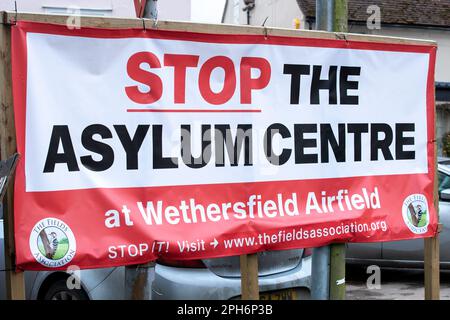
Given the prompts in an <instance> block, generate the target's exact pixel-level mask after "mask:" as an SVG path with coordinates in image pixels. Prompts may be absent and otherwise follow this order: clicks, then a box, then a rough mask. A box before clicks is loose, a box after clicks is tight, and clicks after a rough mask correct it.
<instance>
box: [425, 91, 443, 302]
mask: <svg viewBox="0 0 450 320" xmlns="http://www.w3.org/2000/svg"><path fill="white" fill-rule="evenodd" d="M433 100H434V91H433ZM434 112H435V111H434ZM434 132H435V136H436V129H435V131H434ZM434 163H435V167H434V188H433V189H434V199H433V200H434V205H435V208H436V210H437V213H438V219H439V191H438V171H437V141H436V139H434ZM440 231H441V225H439V226H438V233H437V234H436V236H435V237H433V238H425V239H424V241H425V243H424V251H425V252H424V267H423V269H424V281H425V300H439V299H440V279H439V277H440V270H439V269H440V259H439V232H440Z"/></svg>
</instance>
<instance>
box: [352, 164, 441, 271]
mask: <svg viewBox="0 0 450 320" xmlns="http://www.w3.org/2000/svg"><path fill="white" fill-rule="evenodd" d="M438 189H439V219H440V223H442V224H443V229H442V231H441V233H440V235H439V239H440V260H441V268H442V269H450V250H449V248H450V246H449V245H450V230H449V226H450V159H449V158H439V159H438ZM423 250H424V240H423V239H415V240H403V241H393V242H383V243H382V242H378V243H351V244H348V247H347V263H349V264H357V265H372V264H375V265H378V266H380V267H392V268H397V267H405V268H423V260H424V259H423Z"/></svg>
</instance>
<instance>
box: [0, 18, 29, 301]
mask: <svg viewBox="0 0 450 320" xmlns="http://www.w3.org/2000/svg"><path fill="white" fill-rule="evenodd" d="M2 18H3V17H2ZM0 86H1V87H0V107H1V110H0V158H1V159H2V160H5V159H7V158H8V157H10V156H11V155H12V154H14V153H15V152H16V131H15V127H14V108H13V96H12V74H11V26H10V25H7V24H5V20H4V19H3V23H2V24H0ZM13 192H14V180H13V179H12V181H11V182H10V183H9V187H8V191H7V193H6V195H5V198H4V201H3V215H4V217H3V219H4V233H5V234H4V239H5V240H4V243H5V253H4V254H5V267H6V292H7V297H8V299H14V300H24V299H25V279H24V273H23V272H16V270H15V246H14V201H13V200H14V194H13Z"/></svg>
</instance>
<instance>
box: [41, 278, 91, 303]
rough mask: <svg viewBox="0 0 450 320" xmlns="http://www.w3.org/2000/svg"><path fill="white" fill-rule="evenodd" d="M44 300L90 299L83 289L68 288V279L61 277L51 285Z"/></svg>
mask: <svg viewBox="0 0 450 320" xmlns="http://www.w3.org/2000/svg"><path fill="white" fill-rule="evenodd" d="M44 300H89V297H88V295H87V294H86V292H85V291H84V290H83V289H69V288H67V284H66V280H65V279H61V280H58V281H56V282H54V283H53V284H51V285H50V287H49V288H48V290H47V292H45V294H44Z"/></svg>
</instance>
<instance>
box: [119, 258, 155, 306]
mask: <svg viewBox="0 0 450 320" xmlns="http://www.w3.org/2000/svg"><path fill="white" fill-rule="evenodd" d="M154 268H155V263H154V262H149V263H146V264H139V265H131V266H126V267H125V299H127V300H151V292H152V288H151V284H152V282H153V280H154V278H155V271H154Z"/></svg>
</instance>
